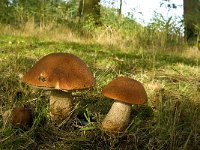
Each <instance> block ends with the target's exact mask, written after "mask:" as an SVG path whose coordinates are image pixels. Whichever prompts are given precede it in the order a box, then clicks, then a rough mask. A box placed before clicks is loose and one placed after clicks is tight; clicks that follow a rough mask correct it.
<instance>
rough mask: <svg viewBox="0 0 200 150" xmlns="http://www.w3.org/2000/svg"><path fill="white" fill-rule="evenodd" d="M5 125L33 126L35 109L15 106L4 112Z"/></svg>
mask: <svg viewBox="0 0 200 150" xmlns="http://www.w3.org/2000/svg"><path fill="white" fill-rule="evenodd" d="M3 121H4V125H6V124H11V125H12V126H14V127H16V126H18V127H31V126H32V124H33V111H32V109H31V108H28V107H25V106H24V107H22V106H18V107H14V108H12V109H9V110H7V111H5V112H4V114H3Z"/></svg>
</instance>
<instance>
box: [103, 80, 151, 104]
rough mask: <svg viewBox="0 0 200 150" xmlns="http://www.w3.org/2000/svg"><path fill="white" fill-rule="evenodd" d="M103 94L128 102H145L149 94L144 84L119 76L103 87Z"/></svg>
mask: <svg viewBox="0 0 200 150" xmlns="http://www.w3.org/2000/svg"><path fill="white" fill-rule="evenodd" d="M102 93H103V95H104V96H106V97H108V98H112V99H115V100H118V101H120V102H125V103H128V104H143V103H145V102H146V101H147V94H146V92H145V89H144V87H143V85H142V84H141V83H140V82H139V81H136V80H134V79H130V78H128V77H118V78H116V79H114V80H112V81H111V82H110V83H109V84H108V85H107V86H105V87H104V88H103V91H102Z"/></svg>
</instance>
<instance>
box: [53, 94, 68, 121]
mask: <svg viewBox="0 0 200 150" xmlns="http://www.w3.org/2000/svg"><path fill="white" fill-rule="evenodd" d="M71 101H72V94H71V92H64V91H61V90H53V91H51V96H50V116H51V118H52V120H64V119H65V118H67V117H68V116H69V115H70V112H71V109H72V102H71Z"/></svg>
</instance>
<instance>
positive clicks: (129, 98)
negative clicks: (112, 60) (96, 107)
mask: <svg viewBox="0 0 200 150" xmlns="http://www.w3.org/2000/svg"><path fill="white" fill-rule="evenodd" d="M102 93H103V95H104V96H105V97H108V98H111V99H114V100H115V102H114V103H113V105H112V107H111V109H110V110H109V112H108V114H107V115H106V117H105V119H104V120H103V121H102V128H103V129H104V130H105V131H110V132H121V131H123V130H124V129H125V128H126V127H127V125H128V123H129V120H130V114H131V108H132V104H143V103H145V102H147V94H146V92H145V89H144V87H143V85H142V84H141V83H140V82H139V81H136V80H134V79H131V78H128V77H118V78H116V79H114V80H112V81H111V82H110V83H109V84H108V85H107V86H105V87H104V88H103V90H102Z"/></svg>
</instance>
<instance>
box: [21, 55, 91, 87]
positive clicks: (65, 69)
mask: <svg viewBox="0 0 200 150" xmlns="http://www.w3.org/2000/svg"><path fill="white" fill-rule="evenodd" d="M22 80H23V81H24V82H26V83H27V84H30V85H32V86H37V87H43V88H46V87H47V88H56V89H61V90H74V89H85V88H89V87H91V86H93V85H94V84H95V79H94V77H93V75H92V73H91V72H90V70H89V68H88V67H87V65H86V64H85V63H84V62H83V61H82V60H81V59H80V58H78V57H77V56H75V55H73V54H69V53H52V54H49V55H46V56H44V57H43V58H41V59H40V60H39V61H38V62H37V63H36V64H35V65H34V66H33V67H32V68H31V69H30V70H29V71H28V72H27V73H26V74H25V75H24V76H23V79H22Z"/></svg>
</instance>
